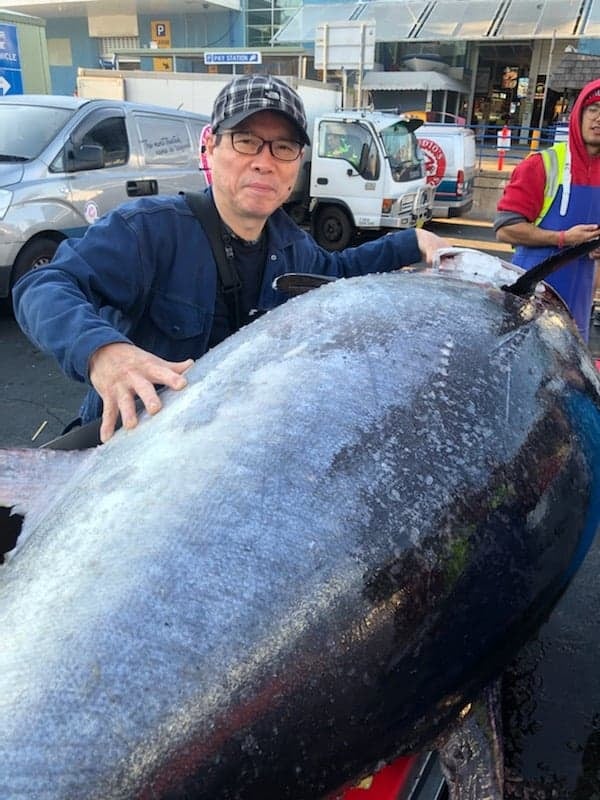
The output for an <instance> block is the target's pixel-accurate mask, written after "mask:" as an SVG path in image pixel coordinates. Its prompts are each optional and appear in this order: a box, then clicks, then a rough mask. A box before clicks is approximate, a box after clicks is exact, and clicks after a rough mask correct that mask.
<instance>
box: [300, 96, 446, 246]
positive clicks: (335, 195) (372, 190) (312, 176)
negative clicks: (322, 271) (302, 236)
mask: <svg viewBox="0 0 600 800" xmlns="http://www.w3.org/2000/svg"><path fill="white" fill-rule="evenodd" d="M421 124H422V122H421V120H417V119H410V118H408V117H404V116H398V115H395V114H387V113H383V112H374V111H338V112H333V113H330V114H327V115H324V116H319V117H317V118H316V119H315V121H314V127H313V137H312V147H311V148H310V150H309V151H307V153H306V154H305V161H304V164H303V165H302V168H301V170H300V178H299V182H298V184H297V186H296V189H295V191H294V192H293V193H292V195H291V197H290V202H289V203H288V206H287V208H288V211H290V212H291V214H292V216H293V217H294V219H296V221H297V222H303V221H304V220H305V218H306V216H307V213H308V212H309V213H310V217H311V227H312V233H313V236H314V237H315V239H316V241H317V242H318V244H320V245H321V246H322V247H325V248H326V249H328V250H342V249H344V248H345V247H347V246H348V244H349V243H350V241H351V238H352V235H353V234H354V233H355V231H357V230H370V231H377V230H398V229H402V228H413V227H415V226H421V225H423V224H424V223H425V222H426V221H427V220H429V219H430V218H431V216H432V208H433V188H432V187H431V186H429V185H428V184H427V182H426V175H425V167H424V163H423V158H422V155H421V152H420V150H419V147H418V143H417V139H416V137H415V134H414V131H415V129H416V128H417V127H418V126H419V125H421Z"/></svg>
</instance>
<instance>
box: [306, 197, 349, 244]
mask: <svg viewBox="0 0 600 800" xmlns="http://www.w3.org/2000/svg"><path fill="white" fill-rule="evenodd" d="M313 235H314V237H315V239H316V241H317V244H319V245H321V247H324V248H325V249H326V250H343V249H344V248H345V247H348V245H349V244H350V239H351V238H352V223H351V222H350V219H349V218H348V214H346V212H345V211H344V209H343V208H340V207H339V206H326V207H325V208H321V209H319V211H318V212H317V217H316V220H315V223H314V233H313Z"/></svg>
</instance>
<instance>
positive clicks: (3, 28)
mask: <svg viewBox="0 0 600 800" xmlns="http://www.w3.org/2000/svg"><path fill="white" fill-rule="evenodd" d="M7 94H23V74H22V72H21V59H20V56H19V42H18V40H17V26H16V25H0V96H3V95H7Z"/></svg>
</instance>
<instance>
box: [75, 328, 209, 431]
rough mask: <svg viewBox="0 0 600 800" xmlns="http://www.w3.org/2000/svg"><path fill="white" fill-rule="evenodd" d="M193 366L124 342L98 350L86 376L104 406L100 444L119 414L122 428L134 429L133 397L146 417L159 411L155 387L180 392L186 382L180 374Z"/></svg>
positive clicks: (189, 360)
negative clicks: (138, 400)
mask: <svg viewBox="0 0 600 800" xmlns="http://www.w3.org/2000/svg"><path fill="white" fill-rule="evenodd" d="M193 363H194V361H193V359H191V358H188V359H187V361H164V360H163V359H162V358H159V357H158V356H154V355H152V353H148V352H146V351H145V350H142V349H141V348H139V347H136V346H135V345H133V344H127V343H126V342H113V343H112V344H106V345H104V346H103V347H100V348H98V350H96V351H95V353H93V355H92V357H91V358H90V364H89V375H90V381H91V384H92V386H93V387H94V389H96V391H97V392H98V394H99V395H100V397H101V398H102V402H103V404H104V411H103V413H102V425H101V427H100V439H101V440H102V442H106V441H108V439H110V437H111V436H112V435H113V433H114V431H115V425H116V422H117V417H118V415H119V414H121V420H122V422H123V427H124V428H135V426H136V425H137V413H136V408H135V400H136V397H139V398H140V399H141V401H142V403H143V404H144V407H145V409H146V411H147V412H148V413H149V414H156V413H157V412H158V411H160V409H161V408H162V403H161V401H160V398H159V396H158V393H157V391H156V389H155V385H159V384H160V385H164V386H168V387H169V388H170V389H177V390H178V389H183V388H184V387H185V386H187V380H186V379H185V378H184V377H183V374H182V373H183V372H185V371H186V370H187V369H189V367H191V366H192V364H193Z"/></svg>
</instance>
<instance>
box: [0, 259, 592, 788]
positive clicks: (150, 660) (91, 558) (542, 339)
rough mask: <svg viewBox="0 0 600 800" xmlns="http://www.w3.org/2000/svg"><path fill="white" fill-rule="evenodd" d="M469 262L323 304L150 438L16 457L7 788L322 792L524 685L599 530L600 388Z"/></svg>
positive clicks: (531, 305)
mask: <svg viewBox="0 0 600 800" xmlns="http://www.w3.org/2000/svg"><path fill="white" fill-rule="evenodd" d="M471 261H472V258H471V259H470V258H468V257H462V262H461V257H458V256H457V257H455V259H454V262H453V263H454V267H455V271H454V272H452V271H450V272H447V273H442V272H440V271H436V270H433V271H431V272H429V273H427V274H418V273H414V274H405V273H396V274H389V275H379V276H368V277H364V278H356V279H352V280H341V281H337V282H335V283H333V284H331V285H328V286H325V287H323V288H320V289H317V290H315V291H312V292H309V293H308V294H306V295H304V296H302V297H298V298H295V299H293V300H291V301H290V302H288V303H286V304H285V305H284V306H281V307H279V308H278V309H276V310H275V311H273V312H271V313H269V314H268V315H266V316H265V317H264V318H262V319H260V320H258V321H257V322H255V323H253V324H252V325H251V326H249V327H248V328H246V329H244V330H243V331H241V332H240V333H239V334H237V335H236V336H234V337H231V338H230V339H229V340H227V341H226V342H224V343H223V344H222V345H220V346H219V347H218V348H216V349H215V350H213V351H211V352H210V353H209V354H207V356H205V357H204V358H202V359H201V360H200V361H199V362H197V363H196V364H195V366H194V367H193V368H192V369H191V371H190V372H189V378H190V386H189V387H188V388H187V389H185V390H184V391H183V392H181V393H170V394H169V393H166V394H165V395H164V399H165V408H164V409H163V411H162V412H161V413H160V414H159V415H158V416H157V417H155V418H153V419H151V420H150V419H144V420H143V421H142V422H141V424H140V425H139V427H138V428H137V429H135V430H134V431H130V432H123V431H121V432H119V433H118V434H117V435H116V436H115V437H114V438H113V439H112V440H110V441H109V442H108V443H107V444H106V445H105V446H103V447H100V448H97V449H95V450H93V451H87V452H83V453H61V452H52V451H21V452H4V453H2V454H1V455H0V503H3V504H4V505H6V506H14V507H15V511H17V512H19V513H21V514H23V513H24V514H25V523H24V526H23V531H22V533H21V536H20V537H19V541H18V544H17V547H16V549H15V551H13V554H12V556H11V557H10V558H9V560H8V561H7V563H6V564H5V565H4V567H2V568H0V631H1V632H2V637H1V639H2V645H1V647H0V764H1V765H2V766H1V768H0V797H3V798H10V800H21V799H23V800H24V799H25V798H27V800H31V798H35V800H58V798H61V800H79V799H80V798H89V799H90V800H92V799H93V800H98V798H102V800H109V799H110V798H183V797H189V798H202V799H203V800H204V799H206V800H208V798H210V799H211V800H217V799H218V798H243V799H244V800H253V799H258V798H265V797H269V798H310V800H315V798H317V797H319V796H321V795H323V794H325V793H327V792H330V791H333V790H335V789H336V787H339V786H340V785H342V784H344V783H345V782H347V781H349V780H353V779H356V778H359V777H360V776H361V775H363V774H365V773H366V772H367V771H369V770H370V769H372V768H373V766H374V765H375V764H376V763H377V762H379V761H380V760H382V759H384V760H385V759H390V758H392V757H393V756H395V755H397V754H399V753H402V752H407V751H409V750H414V749H417V748H420V747H422V746H423V745H425V744H426V743H428V742H430V741H431V739H432V737H433V736H434V735H436V734H437V733H438V732H439V731H440V730H442V729H443V728H444V726H445V725H446V724H447V723H448V722H449V721H450V720H452V719H454V718H455V716H456V714H457V712H458V711H459V710H460V709H461V708H463V706H464V705H465V704H466V703H467V702H468V701H470V700H471V699H473V698H474V697H475V696H476V694H477V693H478V692H479V690H480V688H481V687H482V686H483V685H484V684H485V683H486V682H488V681H489V680H490V679H491V678H492V677H494V676H495V675H497V674H498V673H499V672H500V671H501V669H502V667H503V666H504V665H505V664H506V662H507V660H508V659H509V658H510V657H511V656H513V655H514V653H515V652H516V650H517V648H518V647H519V646H520V645H521V644H522V643H523V642H524V641H525V640H526V639H527V638H528V637H529V636H530V635H531V634H532V632H533V631H534V630H535V629H536V627H537V626H538V625H539V623H540V621H541V620H543V618H544V617H545V615H546V614H547V613H548V611H549V609H550V608H551V607H552V605H553V604H554V602H555V601H556V599H557V598H558V596H559V595H560V594H561V592H563V590H564V589H565V587H566V585H567V583H568V581H569V579H570V577H571V576H572V574H573V573H574V571H575V569H576V567H577V565H578V564H579V562H580V561H581V559H582V558H583V555H584V553H585V550H586V548H587V547H588V545H589V542H590V540H591V539H592V537H593V535H594V533H595V530H596V527H597V523H598V513H597V503H594V502H593V500H594V498H596V499H597V498H598V497H600V494H599V492H600V464H599V454H600V397H599V393H598V392H599V381H598V376H597V374H596V371H595V369H594V367H593V364H592V362H591V359H590V357H589V354H588V352H587V350H586V348H585V347H584V346H583V345H582V343H581V340H580V339H579V338H578V335H577V334H576V332H575V329H574V327H573V324H572V322H571V321H570V319H569V317H568V315H567V313H566V312H565V310H564V308H563V306H562V304H561V303H560V301H559V300H558V299H557V298H556V297H555V296H554V295H553V294H552V293H551V292H550V291H549V290H547V289H546V290H545V291H543V290H542V291H540V292H538V293H537V294H536V295H534V296H532V297H529V298H527V299H521V298H520V297H518V296H515V295H512V294H510V293H508V292H506V291H502V290H501V289H500V288H499V286H500V285H501V284H503V283H507V282H510V281H512V280H514V278H515V273H513V272H511V271H510V270H509V269H508V268H507V267H504V266H502V265H501V263H500V262H498V261H497V260H496V259H491V260H490V261H489V262H487V261H486V258H485V257H484V256H483V255H481V254H479V255H477V256H476V258H475V263H476V267H477V269H476V272H477V273H478V274H466V273H467V272H469V271H470V272H471V273H473V270H472V269H471V270H469V264H470V263H471ZM484 268H485V269H484ZM482 273H485V274H482Z"/></svg>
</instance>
